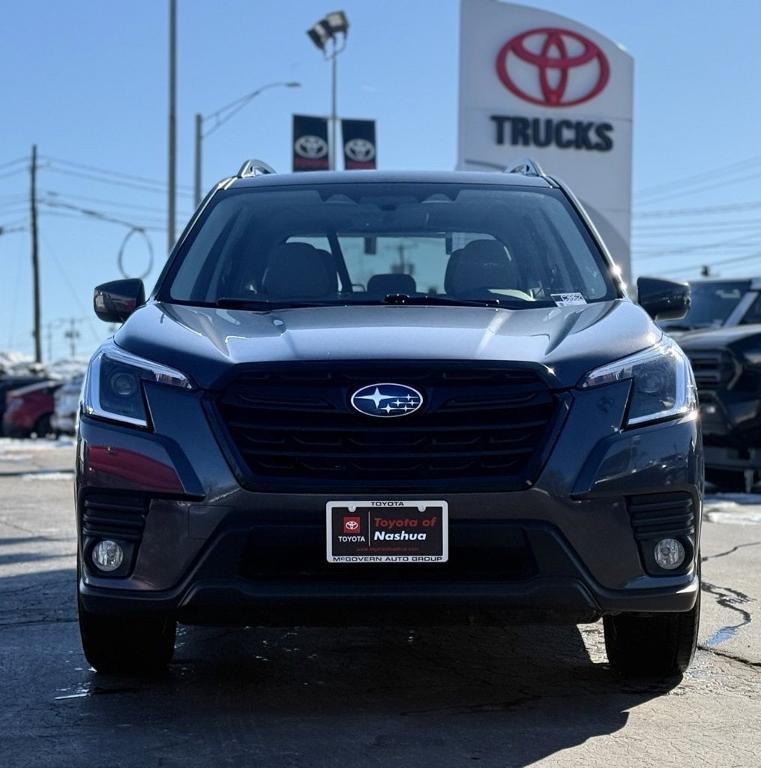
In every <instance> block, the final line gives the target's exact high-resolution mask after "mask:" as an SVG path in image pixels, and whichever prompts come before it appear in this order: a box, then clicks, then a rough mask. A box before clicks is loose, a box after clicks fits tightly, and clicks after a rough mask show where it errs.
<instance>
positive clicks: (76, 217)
mask: <svg viewBox="0 0 761 768" xmlns="http://www.w3.org/2000/svg"><path fill="white" fill-rule="evenodd" d="M40 203H41V204H42V205H46V203H45V202H44V201H40ZM40 214H41V215H42V216H45V217H46V218H47V217H48V216H53V217H55V218H57V219H70V220H73V221H82V220H83V217H84V215H83V214H82V213H78V212H74V211H72V212H66V211H57V210H53V211H41V212H40ZM91 218H93V217H91ZM94 218H95V219H96V220H100V217H94ZM106 223H115V224H123V225H124V226H130V227H132V225H128V224H127V222H123V221H108V220H106ZM134 228H135V229H138V230H145V231H150V232H159V231H161V232H163V231H164V229H165V227H164V225H163V224H158V223H157V224H139V225H135V227H134Z"/></svg>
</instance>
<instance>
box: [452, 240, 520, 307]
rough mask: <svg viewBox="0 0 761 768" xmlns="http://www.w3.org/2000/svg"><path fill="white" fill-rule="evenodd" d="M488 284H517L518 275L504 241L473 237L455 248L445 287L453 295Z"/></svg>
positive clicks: (491, 285)
mask: <svg viewBox="0 0 761 768" xmlns="http://www.w3.org/2000/svg"><path fill="white" fill-rule="evenodd" d="M485 288H503V289H504V288H513V289H514V288H518V276H517V275H516V273H515V269H514V267H513V263H512V261H511V260H510V257H509V256H508V255H507V251H506V250H505V246H504V245H502V243H500V242H498V241H497V240H472V241H471V242H469V243H468V244H467V245H466V246H465V247H464V248H460V249H459V250H457V251H452V255H451V256H450V257H449V263H448V264H447V272H446V276H445V278H444V290H445V291H446V292H447V293H448V294H450V295H452V296H465V295H466V294H468V293H472V292H474V291H478V290H483V289H485Z"/></svg>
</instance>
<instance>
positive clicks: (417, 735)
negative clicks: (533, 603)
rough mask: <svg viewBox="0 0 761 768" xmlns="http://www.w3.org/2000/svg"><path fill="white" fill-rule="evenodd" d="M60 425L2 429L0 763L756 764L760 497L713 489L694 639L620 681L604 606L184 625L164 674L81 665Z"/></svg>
mask: <svg viewBox="0 0 761 768" xmlns="http://www.w3.org/2000/svg"><path fill="white" fill-rule="evenodd" d="M72 460H73V446H72V445H71V442H70V441H68V442H67V441H63V442H59V443H56V444H52V443H46V442H45V441H39V442H32V441H18V442H16V441H7V440H0V494H2V499H3V501H2V504H1V505H0V693H1V694H2V699H1V701H0V766H3V768H16V766H19V767H21V766H23V768H36V767H37V766H40V767H41V766H50V767H51V768H67V767H68V766H87V767H88V768H100V767H101V766H108V767H109V768H117V767H120V766H140V767H141V768H149V767H151V766H182V768H194V767H195V766H257V767H266V768H268V767H269V766H276V767H277V768H281V767H283V768H287V767H289V766H294V767H296V766H298V767H299V768H302V767H303V768H307V767H308V768H319V767H321V766H340V767H341V768H352V767H353V766H416V767H417V766H420V767H422V766H436V767H437V768H438V767H442V768H444V767H447V766H464V765H473V764H478V765H483V766H494V767H495V768H496V767H498V766H499V768H508V767H512V766H516V767H517V766H529V765H532V766H533V765H540V766H552V767H553V768H565V767H566V766H569V767H570V766H585V768H586V767H588V768H595V767H596V766H606V768H608V767H609V766H617V768H627V767H628V766H637V768H649V766H653V767H656V766H657V768H670V767H671V766H674V767H676V766H678V768H685V766H690V767H691V766H717V767H720V768H740V767H743V768H744V767H745V766H747V767H748V768H751V767H752V768H757V767H758V766H759V765H760V764H761V757H759V753H761V731H760V729H759V723H761V629H760V628H759V623H758V621H757V620H756V621H754V617H755V616H756V612H757V601H758V599H759V596H761V568H760V567H759V566H760V565H761V497H748V496H731V497H712V498H711V499H710V500H709V502H708V504H707V510H706V516H705V524H704V529H703V545H702V546H703V558H704V562H703V574H704V579H705V586H704V591H703V596H702V597H703V618H702V621H701V629H700V649H699V650H698V653H697V656H696V659H695V662H694V665H693V667H692V668H691V669H690V671H689V672H688V674H687V675H685V677H684V678H683V679H682V680H681V681H676V680H673V681H670V682H660V681H641V682H636V683H633V682H625V681H621V680H619V679H618V678H616V676H615V675H614V674H613V673H612V672H611V670H610V669H609V668H608V666H607V662H606V658H605V651H604V645H603V640H602V628H601V625H600V624H592V625H584V626H581V627H546V626H545V627H516V628H511V629H508V630H497V629H480V628H462V629H459V628H458V629H452V628H447V629H437V628H425V629H415V628H409V627H397V628H389V629H330V630H324V629H301V628H296V629H283V630H273V629H266V630H262V629H256V628H245V629H243V628H237V629H225V628H196V627H182V628H180V632H179V636H178V649H177V653H176V656H175V661H174V663H173V664H172V665H171V668H170V669H169V671H168V672H167V673H166V674H164V675H163V676H161V677H159V678H157V679H143V678H135V677H112V676H101V675H98V674H96V673H94V672H93V671H92V670H91V669H89V668H88V665H87V662H86V661H85V659H84V657H83V655H82V651H81V648H80V645H79V636H78V629H77V623H76V610H75V599H74V594H75V549H76V542H75V536H74V513H73V493H72V484H71V474H70V468H71V462H72Z"/></svg>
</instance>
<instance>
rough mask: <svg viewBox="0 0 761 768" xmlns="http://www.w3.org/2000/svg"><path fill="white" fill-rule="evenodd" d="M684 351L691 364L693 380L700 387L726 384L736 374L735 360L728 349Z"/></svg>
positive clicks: (709, 387)
mask: <svg viewBox="0 0 761 768" xmlns="http://www.w3.org/2000/svg"><path fill="white" fill-rule="evenodd" d="M685 351H686V353H687V357H689V358H690V363H691V364H692V371H693V373H694V374H695V382H696V383H697V385H698V387H699V388H701V389H702V388H706V389H711V388H713V387H722V386H726V385H727V384H729V383H730V382H731V381H733V380H734V379H735V377H736V376H737V374H738V366H737V361H736V360H735V358H734V355H733V354H732V353H731V352H730V351H729V350H728V349H717V350H702V349H696V350H690V349H688V350H685Z"/></svg>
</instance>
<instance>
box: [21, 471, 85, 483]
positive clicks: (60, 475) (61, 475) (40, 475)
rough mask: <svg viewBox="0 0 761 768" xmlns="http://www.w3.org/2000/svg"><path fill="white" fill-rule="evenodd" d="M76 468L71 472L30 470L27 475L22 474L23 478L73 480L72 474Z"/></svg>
mask: <svg viewBox="0 0 761 768" xmlns="http://www.w3.org/2000/svg"><path fill="white" fill-rule="evenodd" d="M73 473H74V470H72V471H71V472H45V471H41V472H29V473H28V474H26V475H21V479H22V480H34V481H37V480H71V476H72V474H73Z"/></svg>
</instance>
